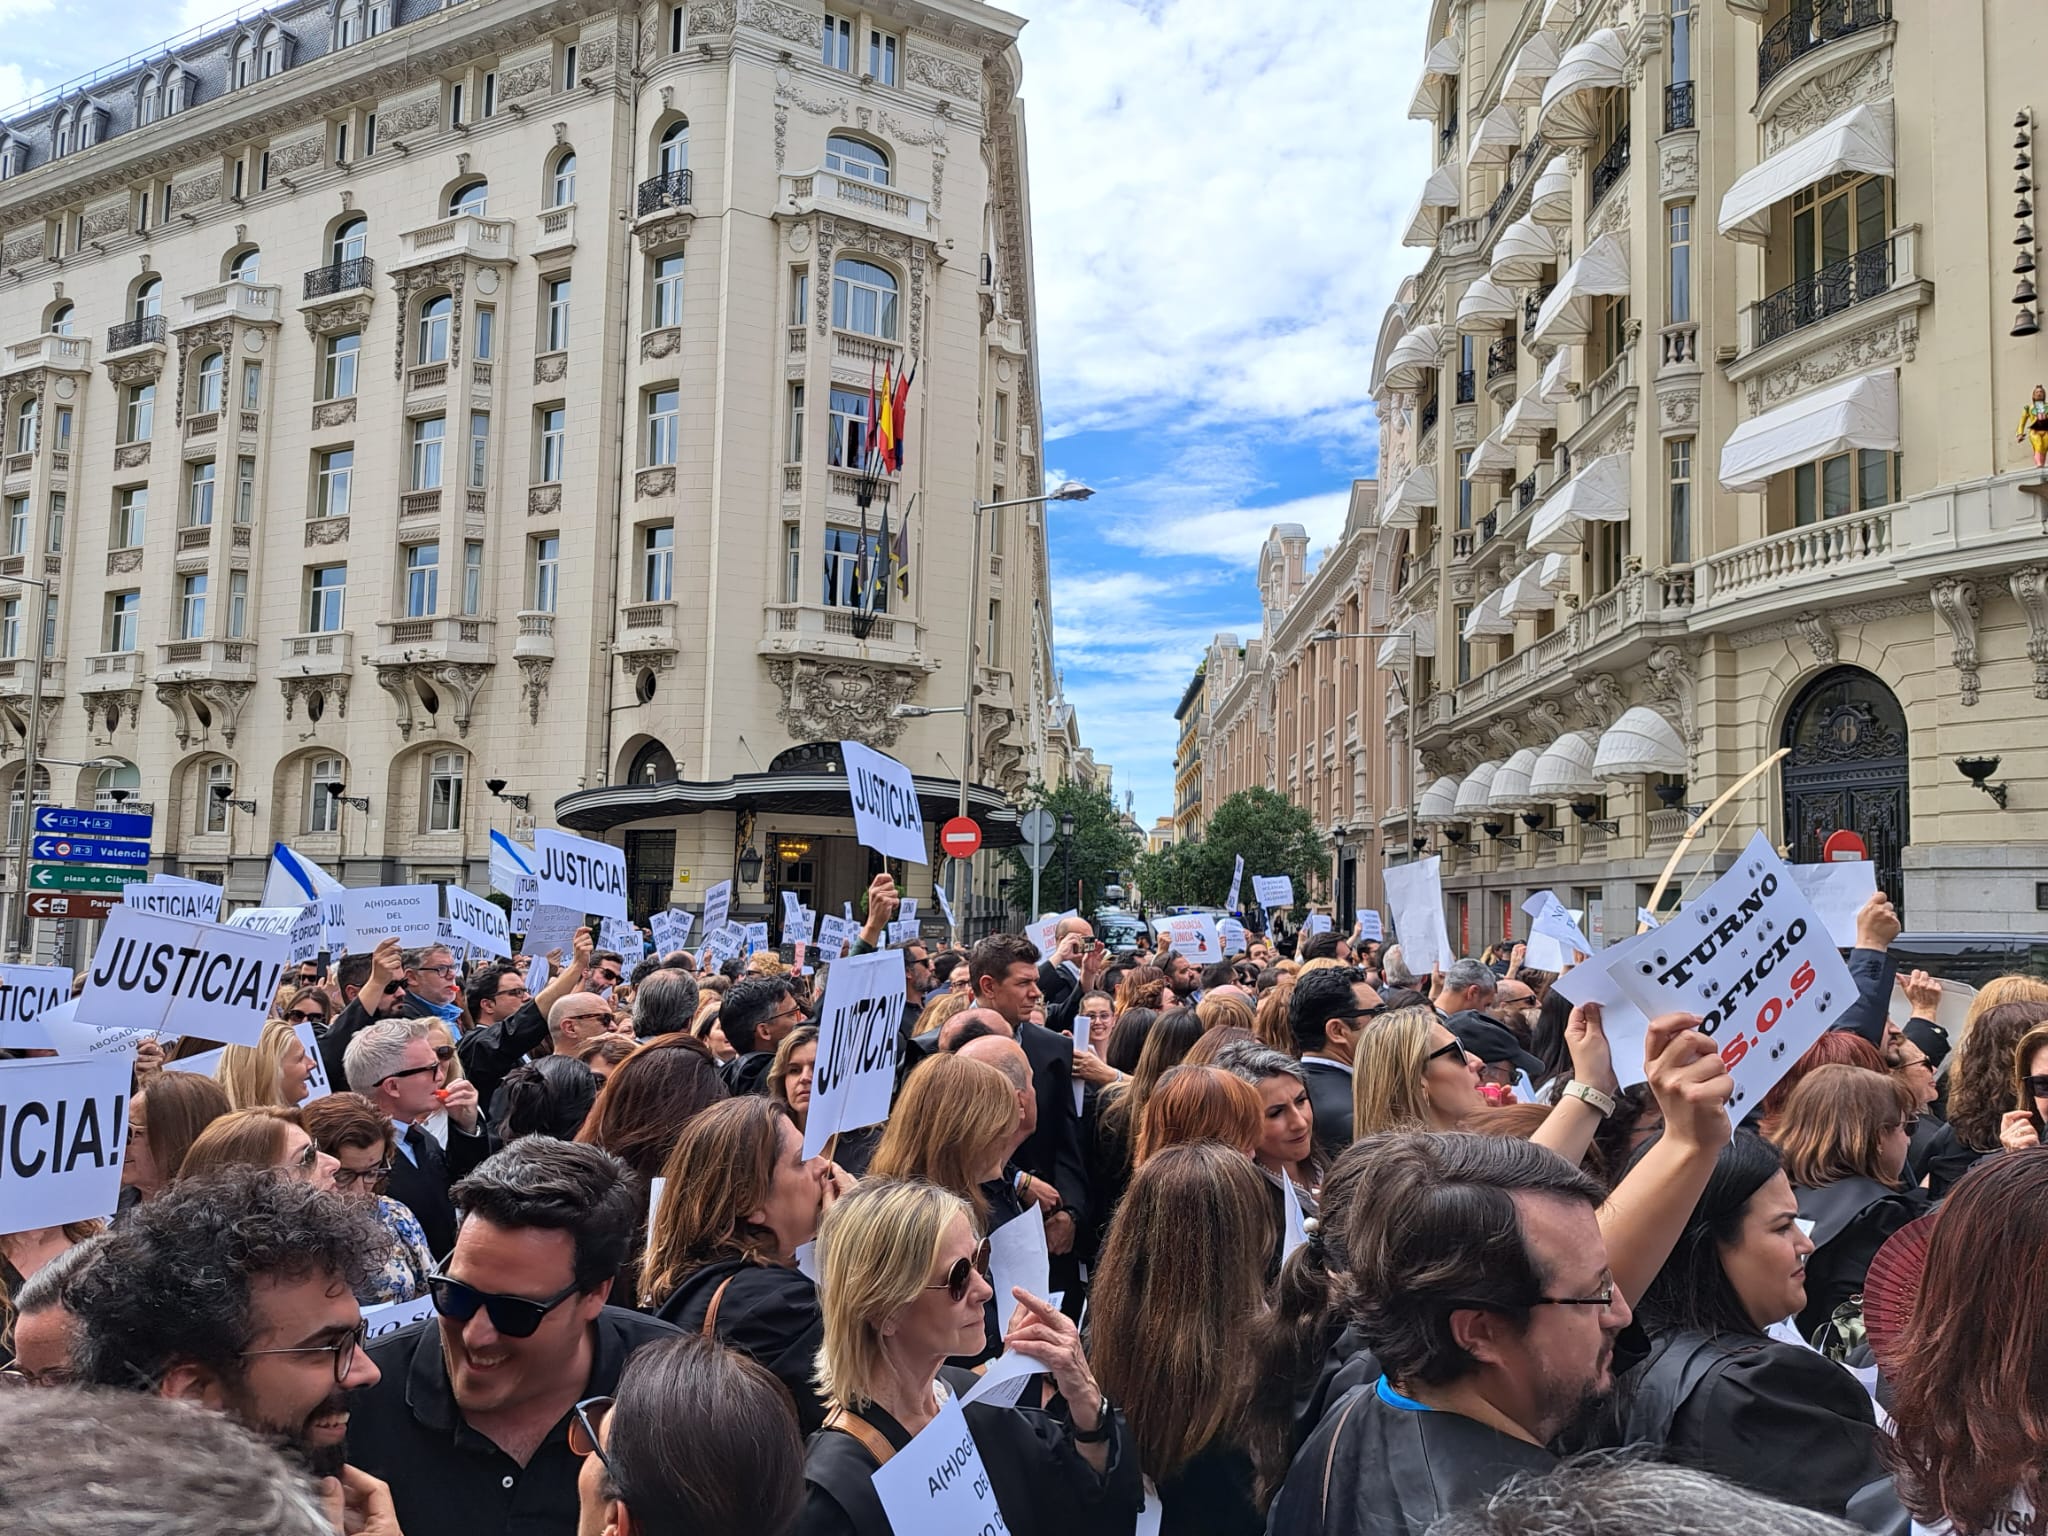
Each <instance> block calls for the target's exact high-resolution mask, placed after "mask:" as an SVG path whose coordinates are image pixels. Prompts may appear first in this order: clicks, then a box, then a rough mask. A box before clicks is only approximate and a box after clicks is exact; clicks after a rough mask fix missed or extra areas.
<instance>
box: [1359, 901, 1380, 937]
mask: <svg viewBox="0 0 2048 1536" xmlns="http://www.w3.org/2000/svg"><path fill="white" fill-rule="evenodd" d="M1358 936H1359V937H1360V938H1361V939H1373V940H1378V939H1381V938H1384V937H1385V930H1384V929H1382V928H1381V927H1380V915H1379V913H1378V912H1376V911H1375V910H1373V909H1372V908H1371V907H1366V908H1364V909H1363V910H1361V911H1360V912H1359V914H1358Z"/></svg>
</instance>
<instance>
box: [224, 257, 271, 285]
mask: <svg viewBox="0 0 2048 1536" xmlns="http://www.w3.org/2000/svg"><path fill="white" fill-rule="evenodd" d="M262 270H263V253H262V252H261V251H257V250H247V251H244V252H242V254H241V255H239V256H237V257H236V258H235V259H234V260H233V261H232V262H230V263H229V264H228V281H229V282H232V283H253V282H257V281H259V280H260V279H259V278H258V276H257V274H258V273H260V272H261V271H262Z"/></svg>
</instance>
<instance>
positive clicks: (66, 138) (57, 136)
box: [50, 107, 71, 155]
mask: <svg viewBox="0 0 2048 1536" xmlns="http://www.w3.org/2000/svg"><path fill="white" fill-rule="evenodd" d="M50 152H51V153H52V154H53V155H68V154H70V153H71V109H70V108H69V107H59V108H58V109H57V116H56V118H55V120H54V121H53V122H52V123H51V125H50Z"/></svg>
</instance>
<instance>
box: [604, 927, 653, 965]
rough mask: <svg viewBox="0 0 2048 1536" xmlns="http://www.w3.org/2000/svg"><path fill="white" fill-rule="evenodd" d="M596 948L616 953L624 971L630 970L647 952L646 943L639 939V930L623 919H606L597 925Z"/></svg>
mask: <svg viewBox="0 0 2048 1536" xmlns="http://www.w3.org/2000/svg"><path fill="white" fill-rule="evenodd" d="M597 947H598V948H599V949H611V950H616V951H618V953H619V956H620V958H622V959H623V960H624V961H625V962H626V969H628V970H631V969H632V968H633V967H634V966H636V965H638V964H639V963H640V957H641V956H642V955H643V954H645V953H646V952H647V941H646V940H645V939H643V938H641V936H640V930H639V928H637V927H636V926H634V925H633V924H632V923H629V922H627V921H626V920H625V919H624V918H623V917H607V918H605V919H604V920H603V921H602V922H600V923H599V924H598V925H597Z"/></svg>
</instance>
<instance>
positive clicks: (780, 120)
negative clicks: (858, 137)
mask: <svg viewBox="0 0 2048 1536" xmlns="http://www.w3.org/2000/svg"><path fill="white" fill-rule="evenodd" d="M847 106H848V102H847V99H846V98H845V97H844V96H827V97H826V98H824V100H822V101H820V100H816V99H814V98H812V97H810V96H806V95H805V94H804V93H803V92H802V91H800V90H798V89H797V88H796V87H795V86H794V85H792V84H791V83H790V76H789V71H787V70H777V71H776V73H775V169H776V170H777V171H780V170H782V168H783V166H784V164H785V162H786V161H787V160H788V158H789V109H790V108H791V107H796V108H797V109H799V110H800V111H803V112H808V113H809V114H810V115H811V116H812V117H836V118H837V119H838V120H839V121H840V122H841V123H842V124H843V123H845V122H846V121H847Z"/></svg>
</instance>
